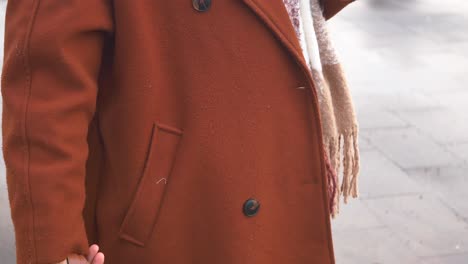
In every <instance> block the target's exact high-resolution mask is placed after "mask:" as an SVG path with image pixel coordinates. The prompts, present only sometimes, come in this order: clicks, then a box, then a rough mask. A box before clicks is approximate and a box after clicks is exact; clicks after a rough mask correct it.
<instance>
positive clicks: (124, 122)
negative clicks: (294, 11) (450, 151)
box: [2, 0, 351, 264]
mask: <svg viewBox="0 0 468 264" xmlns="http://www.w3.org/2000/svg"><path fill="white" fill-rule="evenodd" d="M350 2H351V1H339V0H329V1H326V2H325V3H324V8H325V9H324V10H325V11H324V12H325V16H326V18H327V19H329V18H331V17H332V16H334V15H335V14H336V13H337V12H338V11H340V10H341V9H342V8H343V7H344V6H346V5H347V4H348V3H350ZM5 30H6V31H5V47H4V48H5V58H4V68H3V72H2V97H3V123H2V124H3V126H2V131H3V154H4V159H5V163H6V168H7V184H8V191H9V192H8V193H9V199H10V204H11V211H12V219H13V223H14V227H15V232H16V243H17V259H18V263H20V264H25V263H32V264H36V263H41V264H44V263H55V262H59V261H61V260H63V259H65V257H66V256H67V255H68V254H70V253H72V252H74V253H79V254H87V250H88V245H89V244H91V243H98V244H99V245H100V249H101V251H102V252H103V253H104V254H105V256H106V263H110V264H124V263H125V264H128V263H143V264H145V263H156V264H159V263H160V264H188V263H214V264H218V263H223V264H275V263H281V264H283V263H294V264H301V263H304V264H306V263H307V264H313V263H317V264H330V263H335V260H334V253H333V243H332V237H331V228H330V218H329V209H328V206H327V201H328V199H327V193H326V181H325V180H326V179H325V178H324V177H325V172H324V166H325V164H324V158H323V149H322V138H321V130H320V122H321V121H320V118H319V113H318V105H317V96H316V94H315V90H314V87H313V86H312V85H313V84H312V76H311V75H310V72H309V71H308V68H307V65H306V63H305V61H304V60H303V58H302V55H301V53H300V46H299V42H298V40H297V38H296V35H295V33H294V29H293V27H292V25H291V23H290V21H289V17H288V14H287V12H286V10H285V8H284V6H283V2H282V0H213V1H212V5H211V7H210V9H209V10H208V11H206V12H198V11H196V10H195V9H194V8H193V7H192V2H191V0H172V1H156V0H139V1H129V0H112V1H111V0H94V1H91V0H67V1H63V0H60V1H59V0H10V1H8V6H7V13H6V28H5ZM301 86H305V87H306V89H297V87H301ZM250 197H252V198H255V199H257V200H258V201H259V202H260V207H259V210H258V212H257V214H256V215H254V216H252V217H247V216H245V215H244V214H243V211H242V206H243V203H244V201H246V200H247V199H248V198H250ZM83 209H84V210H83Z"/></svg>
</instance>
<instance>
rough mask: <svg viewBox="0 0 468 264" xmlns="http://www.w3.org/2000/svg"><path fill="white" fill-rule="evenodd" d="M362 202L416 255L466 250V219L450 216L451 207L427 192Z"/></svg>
mask: <svg viewBox="0 0 468 264" xmlns="http://www.w3.org/2000/svg"><path fill="white" fill-rule="evenodd" d="M363 203H364V204H365V205H366V206H368V207H369V208H370V209H371V211H373V212H374V213H375V214H376V215H377V216H378V218H379V220H380V221H382V222H383V223H385V224H386V225H387V226H388V227H389V228H390V229H391V230H393V231H394V232H395V233H396V234H397V235H398V237H399V238H400V239H401V242H402V244H403V245H404V246H405V247H408V248H409V249H411V250H412V251H413V252H414V254H415V255H416V256H419V257H423V256H437V255H444V254H458V253H461V252H466V251H468V225H467V223H466V222H464V221H463V220H461V219H459V218H457V217H456V216H454V215H453V213H452V211H451V210H450V209H449V208H447V207H446V206H445V205H444V204H443V203H442V202H441V201H440V200H439V199H438V198H437V197H436V196H435V195H433V194H431V193H422V194H420V195H409V196H400V197H392V198H382V199H370V200H365V201H363ZM389 249H390V248H389ZM415 263H417V262H415Z"/></svg>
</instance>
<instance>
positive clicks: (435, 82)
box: [330, 0, 468, 264]
mask: <svg viewBox="0 0 468 264" xmlns="http://www.w3.org/2000/svg"><path fill="white" fill-rule="evenodd" d="M330 25H331V30H332V35H333V37H334V39H335V42H336V46H337V49H338V50H339V52H340V54H341V57H342V60H343V64H344V67H345V69H346V71H347V75H348V78H349V80H350V83H351V84H350V85H351V89H352V93H353V97H354V99H355V103H356V107H357V112H358V119H359V122H360V127H361V137H360V141H361V152H362V161H361V163H362V172H361V174H360V193H361V197H360V198H359V199H355V200H351V201H350V202H349V203H348V204H347V205H344V204H342V205H341V210H342V211H341V213H340V215H339V216H338V218H337V219H336V220H334V221H333V232H334V242H335V253H336V258H337V263H338V264H348V263H349V264H367V263H369V264H370V263H379V264H381V263H385V264H387V263H389V264H394V263H398V264H405V263H411V264H416V263H418V264H419V263H421V264H435V263H447V264H448V263H450V264H458V263H460V264H462V263H463V264H466V263H468V192H467V190H468V87H467V84H468V30H467V29H468V3H467V2H466V1H461V0H449V1H435V0H398V1H397V0H372V1H371V0H359V1H357V2H354V3H352V4H351V5H349V6H348V7H347V8H346V9H345V10H343V12H342V13H341V14H340V15H338V16H337V17H335V18H333V19H332V20H330Z"/></svg>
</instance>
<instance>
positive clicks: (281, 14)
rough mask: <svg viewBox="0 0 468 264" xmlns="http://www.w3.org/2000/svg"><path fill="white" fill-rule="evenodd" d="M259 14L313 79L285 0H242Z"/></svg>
mask: <svg viewBox="0 0 468 264" xmlns="http://www.w3.org/2000/svg"><path fill="white" fill-rule="evenodd" d="M241 1H243V2H244V3H245V4H246V5H247V6H248V7H249V8H250V9H251V10H252V11H253V12H254V13H255V15H257V16H258V17H259V18H260V19H261V20H262V21H263V22H264V24H265V25H266V26H267V27H268V28H269V29H270V30H271V32H272V33H273V34H274V36H275V37H276V38H277V39H279V40H280V41H281V42H282V43H283V45H284V46H285V47H286V48H287V50H288V51H289V53H290V54H291V55H292V56H293V57H294V59H295V60H296V61H297V62H298V63H299V66H301V67H302V68H303V70H304V71H305V73H306V74H307V75H308V77H309V80H311V79H312V76H311V73H310V71H309V69H308V65H307V63H306V61H305V59H304V56H303V54H302V49H301V46H300V42H299V40H298V39H297V36H296V32H295V30H294V27H293V25H292V23H291V20H290V18H289V15H288V12H287V10H286V7H285V6H284V3H283V0H241Z"/></svg>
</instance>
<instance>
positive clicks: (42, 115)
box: [0, 0, 113, 264]
mask: <svg viewBox="0 0 468 264" xmlns="http://www.w3.org/2000/svg"><path fill="white" fill-rule="evenodd" d="M109 1H111V0H66V1H64V0H10V1H8V3H7V8H6V17H5V42H4V59H3V64H4V65H3V69H2V80H1V92H2V99H3V106H2V107H3V111H2V142H3V143H2V145H3V146H2V152H3V157H4V161H5V165H6V179H7V188H8V197H9V202H10V207H11V217H12V220H13V225H14V229H15V237H16V255H17V263H19V264H23V263H31V264H36V263H41V264H43V263H57V262H60V261H62V260H63V259H65V258H66V256H67V255H69V254H70V253H77V254H87V253H88V246H89V245H88V239H87V236H86V231H85V225H84V220H83V217H82V210H83V207H84V200H85V189H84V188H85V185H84V183H85V171H86V169H85V163H86V160H87V156H88V145H87V132H88V126H89V123H90V121H91V119H92V118H93V116H94V112H95V103H96V97H97V79H98V75H99V69H100V64H101V54H102V49H103V47H104V42H105V37H106V36H109V35H111V33H112V32H113V19H112V11H111V10H112V8H111V3H109ZM0 262H1V261H0Z"/></svg>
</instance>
